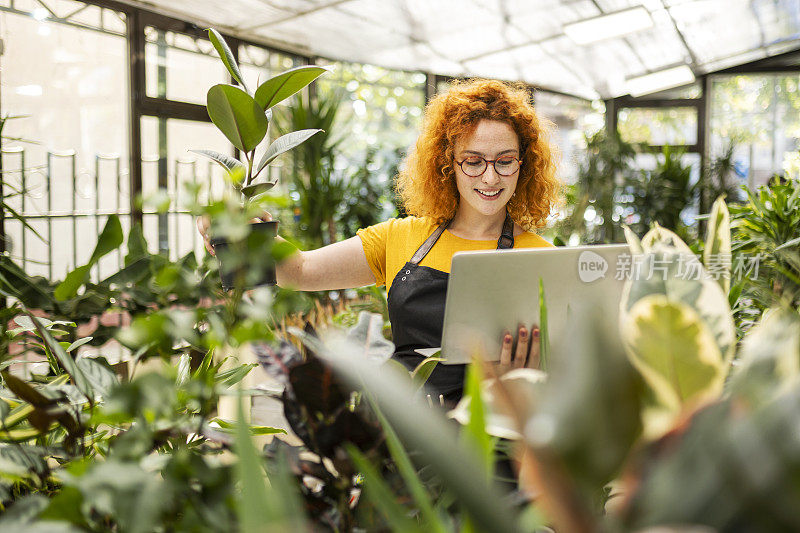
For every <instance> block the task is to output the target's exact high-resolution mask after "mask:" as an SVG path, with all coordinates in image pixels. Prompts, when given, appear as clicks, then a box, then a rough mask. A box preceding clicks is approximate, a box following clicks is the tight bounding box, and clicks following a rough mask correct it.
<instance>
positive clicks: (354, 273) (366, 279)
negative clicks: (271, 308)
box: [275, 237, 375, 291]
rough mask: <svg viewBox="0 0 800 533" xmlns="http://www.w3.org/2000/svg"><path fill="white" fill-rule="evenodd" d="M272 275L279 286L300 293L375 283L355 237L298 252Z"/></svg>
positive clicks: (361, 247) (281, 264)
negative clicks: (274, 275) (275, 277)
mask: <svg viewBox="0 0 800 533" xmlns="http://www.w3.org/2000/svg"><path fill="white" fill-rule="evenodd" d="M278 239H279V240H283V239H281V238H280V237H278ZM275 271H276V275H277V279H278V285H279V286H281V287H290V288H293V289H297V290H301V291H321V290H334V289H350V288H353V287H363V286H365V285H372V284H373V283H375V275H374V274H373V273H372V269H371V268H370V267H369V263H368V262H367V256H366V254H364V248H363V246H362V245H361V239H360V238H358V237H351V238H349V239H347V240H345V241H342V242H337V243H334V244H329V245H328V246H325V247H323V248H319V249H317V250H311V251H308V252H302V251H299V250H298V252H297V253H296V254H293V255H291V256H289V257H288V258H287V259H286V260H284V261H281V262H280V263H278V265H277V267H276V269H275Z"/></svg>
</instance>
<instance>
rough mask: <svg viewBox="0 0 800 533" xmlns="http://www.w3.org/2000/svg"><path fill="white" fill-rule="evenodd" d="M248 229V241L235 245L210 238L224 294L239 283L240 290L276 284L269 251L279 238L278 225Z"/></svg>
mask: <svg viewBox="0 0 800 533" xmlns="http://www.w3.org/2000/svg"><path fill="white" fill-rule="evenodd" d="M249 229H250V231H249V233H248V235H247V237H246V238H245V239H243V240H242V241H241V242H237V243H230V242H228V240H227V239H225V238H222V237H212V238H211V246H213V247H214V253H215V255H216V257H217V262H218V263H219V277H220V279H221V280H222V288H223V289H224V290H226V291H229V290H231V289H233V288H234V287H236V285H237V283H241V284H242V285H243V286H242V288H243V289H251V288H253V287H258V286H260V285H276V284H277V279H276V277H275V260H274V259H273V258H272V254H271V249H272V245H273V244H274V242H275V237H276V236H277V235H278V222H277V221H274V220H273V221H270V222H258V223H256V224H250V225H249ZM253 256H255V258H253ZM251 258H252V260H251Z"/></svg>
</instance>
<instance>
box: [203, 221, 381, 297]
mask: <svg viewBox="0 0 800 533" xmlns="http://www.w3.org/2000/svg"><path fill="white" fill-rule="evenodd" d="M261 220H263V221H265V222H268V221H270V220H272V215H270V214H269V213H264V215H263V216H262V217H261ZM210 225H211V221H210V220H209V219H208V217H198V218H197V231H199V232H200V235H202V237H203V244H204V245H205V247H206V250H208V253H210V254H211V255H214V247H213V246H211V240H210V238H209V236H208V228H209V226H210ZM277 240H279V241H284V242H285V240H284V239H282V238H281V237H280V236H279V237H277ZM275 274H276V277H277V281H278V285H279V286H281V287H291V288H293V289H297V290H301V291H324V290H336V289H351V288H353V287H363V286H365V285H372V284H373V283H375V275H374V274H373V273H372V269H371V268H370V267H369V263H368V262H367V256H366V254H365V253H364V247H363V246H362V245H361V239H360V238H359V237H351V238H350V239H347V240H346V241H342V242H337V243H334V244H330V245H328V246H325V247H323V248H320V249H318V250H311V251H310V252H302V251H300V250H298V251H297V253H295V254H292V255H290V256H289V257H287V258H286V259H285V260H283V261H281V262H280V263H278V265H277V266H276V267H275Z"/></svg>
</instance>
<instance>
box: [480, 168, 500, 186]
mask: <svg viewBox="0 0 800 533" xmlns="http://www.w3.org/2000/svg"><path fill="white" fill-rule="evenodd" d="M481 180H482V181H483V183H485V184H486V185H494V184H496V183H500V175H499V174H498V173H497V171H496V170H495V169H494V165H492V164H491V163H489V165H488V166H487V167H486V170H485V171H484V173H483V175H482V176H481Z"/></svg>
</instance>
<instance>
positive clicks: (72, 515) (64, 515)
mask: <svg viewBox="0 0 800 533" xmlns="http://www.w3.org/2000/svg"><path fill="white" fill-rule="evenodd" d="M82 504H83V495H82V494H81V492H80V491H79V490H78V489H76V488H75V487H62V488H61V490H60V491H59V492H58V494H56V495H55V496H53V497H52V498H51V499H50V501H49V504H48V506H47V508H46V509H45V510H44V511H43V512H42V513H41V514H40V515H39V518H40V519H42V520H58V521H66V522H70V523H72V524H75V525H78V526H81V527H85V528H86V529H89V525H88V523H87V522H86V518H85V517H84V516H83V513H82V512H81V509H82Z"/></svg>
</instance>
